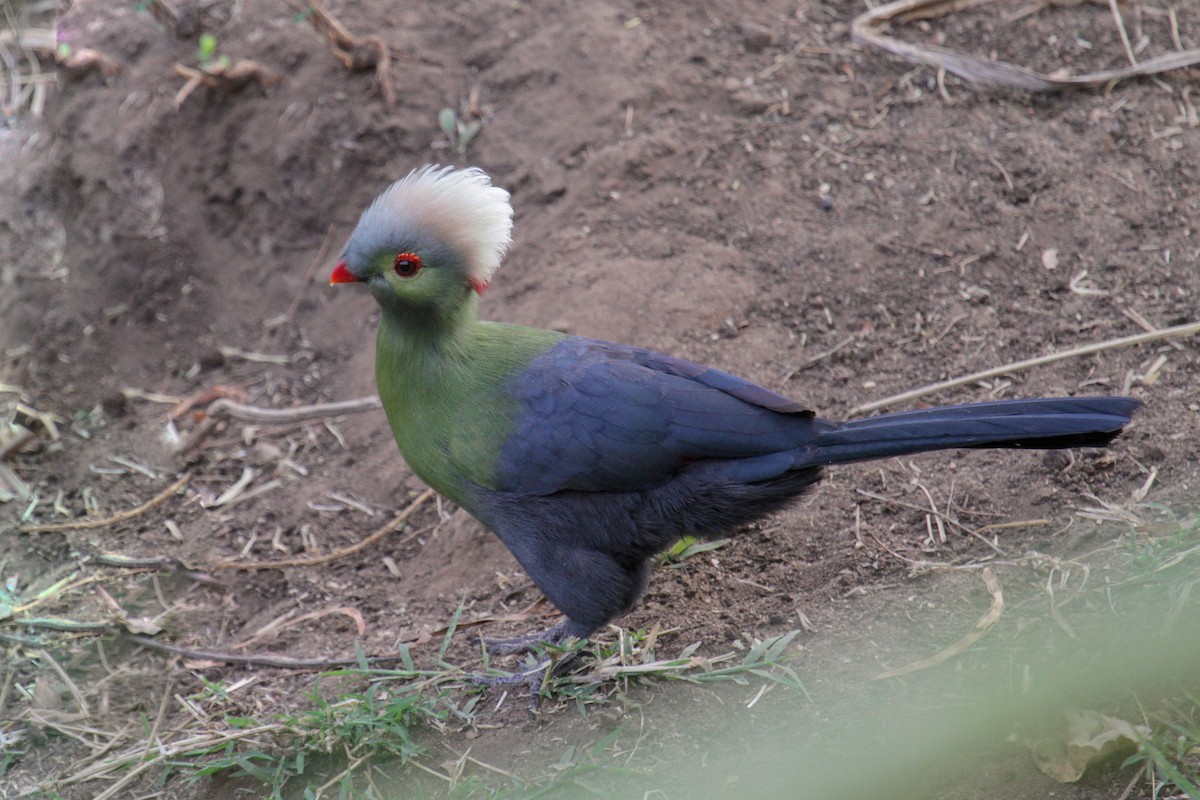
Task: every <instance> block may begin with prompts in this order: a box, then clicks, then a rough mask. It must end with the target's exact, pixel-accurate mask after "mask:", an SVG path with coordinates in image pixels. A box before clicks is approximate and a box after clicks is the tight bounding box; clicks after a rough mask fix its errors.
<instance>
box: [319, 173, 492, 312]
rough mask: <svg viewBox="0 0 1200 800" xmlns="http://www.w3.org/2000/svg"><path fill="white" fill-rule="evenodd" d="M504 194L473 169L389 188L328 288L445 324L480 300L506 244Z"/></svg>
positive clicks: (361, 223)
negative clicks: (363, 292) (343, 287)
mask: <svg viewBox="0 0 1200 800" xmlns="http://www.w3.org/2000/svg"><path fill="white" fill-rule="evenodd" d="M512 213H513V212H512V206H511V205H510V204H509V201H508V192H506V191H504V190H503V189H501V188H499V187H496V186H492V183H491V180H490V179H489V178H488V176H487V175H486V174H484V173H483V172H482V171H481V170H479V169H476V168H474V167H472V168H469V169H462V170H456V169H454V168H453V167H437V166H429V167H424V168H423V169H418V170H414V171H413V172H411V173H409V175H408V177H406V178H403V179H401V180H399V181H396V182H395V183H393V184H392V185H391V186H389V187H388V188H387V189H386V190H385V191H384V192H383V194H381V195H379V197H377V198H376V199H375V202H374V203H372V204H371V205H370V206H369V207H368V208H367V210H366V211H364V212H363V213H362V216H361V217H360V218H359V220H358V225H356V226H355V228H354V232H353V233H352V234H351V235H350V240H349V241H348V242H347V243H346V247H345V248H344V249H343V250H342V257H341V259H340V260H339V262H338V265H337V267H336V268H335V269H334V271H333V274H332V275H331V276H330V277H329V282H330V283H365V284H366V285H367V288H368V289H369V290H370V291H371V294H372V295H373V296H374V297H375V299H376V300H377V301H378V302H379V305H380V306H382V307H383V308H384V309H385V310H387V311H392V312H395V313H396V314H398V315H400V316H401V317H404V318H406V319H409V320H412V321H418V320H420V321H422V322H426V323H437V322H438V321H446V320H452V319H455V318H457V317H458V316H459V312H461V311H462V309H463V308H464V307H466V306H467V305H469V304H470V303H471V298H472V296H473V295H474V294H482V293H483V291H484V289H486V288H487V286H488V283H489V282H490V281H491V279H492V275H493V274H494V273H495V271H496V269H497V268H498V267H499V266H500V261H501V259H503V258H504V252H505V251H506V250H507V249H508V245H509V243H510V242H511V241H512V240H511V237H510V234H511V231H512Z"/></svg>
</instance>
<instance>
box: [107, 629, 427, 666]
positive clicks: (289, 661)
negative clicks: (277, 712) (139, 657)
mask: <svg viewBox="0 0 1200 800" xmlns="http://www.w3.org/2000/svg"><path fill="white" fill-rule="evenodd" d="M125 638H126V639H127V640H128V641H130V642H133V643H134V644H137V645H141V646H142V647H148V648H150V649H151V650H161V651H163V652H164V653H171V654H173V655H177V656H183V657H184V658H194V659H197V660H201V661H221V662H224V663H226V664H250V665H253V666H258V667H275V668H277V669H330V668H332V667H353V666H356V665H357V664H358V663H359V662H358V659H357V658H287V657H286V656H242V655H237V654H235V653H222V652H218V651H216V650H194V649H192V648H190V647H180V646H178V645H174V644H167V643H166V642H160V641H157V640H155V639H151V638H150V637H149V636H141V635H140V634H135V633H131V634H126V636H125ZM366 660H367V662H368V663H380V662H385V663H386V662H389V661H403V660H404V655H403V654H401V653H397V654H395V655H385V656H366Z"/></svg>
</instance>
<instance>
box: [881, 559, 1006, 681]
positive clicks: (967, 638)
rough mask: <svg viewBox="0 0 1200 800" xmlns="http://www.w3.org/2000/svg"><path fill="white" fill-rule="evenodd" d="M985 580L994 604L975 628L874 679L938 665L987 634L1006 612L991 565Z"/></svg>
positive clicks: (891, 676) (986, 572) (905, 673)
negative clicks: (925, 655)
mask: <svg viewBox="0 0 1200 800" xmlns="http://www.w3.org/2000/svg"><path fill="white" fill-rule="evenodd" d="M983 582H984V584H985V585H986V586H987V590H988V593H989V594H991V596H992V605H991V607H990V608H989V609H988V610H987V613H986V614H984V615H983V616H982V617H980V619H979V621H978V622H976V623H975V630H973V631H971V632H969V633H967V634H966V635H964V636H962V637H961V638H959V640H958V641H956V642H954V644H952V645H950V646H949V647H947V648H945V649H944V650H939V651H938V652H936V653H934V654H933V655H931V656H929V657H927V658H922V659H920V660H918V661H914V662H912V663H911V664H905V665H904V666H903V667H896V669H889V670H887V671H886V672H881V673H879V674H878V675H875V676H873V678H872V679H873V680H877V681H882V680H886V679H887V678H896V677H899V676H901V675H908V674H909V673H910V672H918V671H920V670H923V669H929V668H930V667H936V666H937V665H938V664H941V663H942V662H944V661H948V660H949V659H951V658H953V657H954V656H956V655H958V654H960V653H963V652H965V651H966V650H967V649H968V648H970V647H971V645H973V644H975V643H976V642H978V641H979V640H980V639H982V638H983V637H984V636H986V635H987V632H988V631H990V630H991V629H992V626H993V625H995V624H996V623H997V622H998V621H999V620H1000V615H1001V614H1002V613H1003V612H1004V592H1003V591H1002V590H1001V589H1000V580H999V579H998V578H997V577H996V573H995V572H993V571H992V568H991V567H984V568H983Z"/></svg>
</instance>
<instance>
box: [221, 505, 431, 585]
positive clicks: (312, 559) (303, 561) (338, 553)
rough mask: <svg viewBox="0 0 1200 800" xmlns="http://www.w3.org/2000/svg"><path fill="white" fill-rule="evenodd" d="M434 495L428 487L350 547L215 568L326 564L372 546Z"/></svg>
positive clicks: (233, 563) (235, 562)
mask: <svg viewBox="0 0 1200 800" xmlns="http://www.w3.org/2000/svg"><path fill="white" fill-rule="evenodd" d="M433 496H434V491H433V489H426V490H425V491H424V492H422V493H421V494H420V496H418V497H417V499H416V500H413V501H412V502H411V503H409V504H408V507H407V508H405V509H404V510H403V511H401V512H400V513H399V514H397V515H396V516H395V517H394V518H393V519H392V520H391V522H389V523H388V524H386V525H384V526H383V527H382V528H380V529H379V530H377V531H375V532H374V533H372V534H371V535H370V536H368V537H367V538H365V539H363V540H362V541H361V542H356V543H355V544H352V545H350V546H348V547H343V548H340V549H338V550H334V551H333V552H330V553H326V554H324V555H320V556H300V557H298V558H284V559H280V560H279V561H257V562H248V561H218V562H217V563H216V564H214V565H213V569H256V570H257V569H284V568H285V567H311V566H315V565H317V564H325V563H327V562H329V561H336V560H337V559H339V558H344V557H346V556H348V555H352V554H354V553H357V552H358V551H360V550H364V549H366V548H367V547H370V546H371V545H372V544H374V543H375V542H377V541H379V540H380V539H382V538H383V537H385V536H387V535H388V534H389V533H391V532H392V531H394V530H396V529H398V528H399V527H400V526H401V525H403V524H404V523H405V522H406V521H407V520H408V518H409V517H411V516H412V515H413V514H414V513H415V512H416V511H417V509H418V508H420V507H421V506H422V505H423V504H424V503H425V502H426V501H428V500H430V499H431V498H432V497H433ZM417 533H418V531H413V532H411V533H409V535H408V536H406V537H404V539H402V540H400V542H399V544H400V545H403V544H407V543H408V541H409V540H410V539H412V538H414V537H416V536H417Z"/></svg>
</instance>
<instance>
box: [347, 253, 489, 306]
mask: <svg viewBox="0 0 1200 800" xmlns="http://www.w3.org/2000/svg"><path fill="white" fill-rule="evenodd" d="M361 274H364V275H366V276H368V277H367V278H366V282H367V287H368V288H369V289H370V290H371V294H372V295H373V296H374V297H375V299H376V300H377V301H378V302H379V304H380V305H381V306H383V307H384V308H387V309H389V310H392V311H395V312H397V313H398V314H401V315H406V316H417V317H424V318H426V319H427V320H428V321H430V322H433V321H436V320H439V319H446V318H448V317H450V316H453V315H454V312H455V311H457V310H458V309H460V308H462V305H463V303H464V301H465V300H466V299H467V296H468V295H469V294H470V292H471V287H470V284H469V283H468V282H467V280H466V278H465V276H464V275H463V273H462V271H461V270H460V269H459V268H458V265H457V263H455V261H454V260H453V259H447V258H446V257H445V254H441V253H428V254H427V255H426V256H423V255H422V254H421V253H419V252H416V251H406V252H400V253H396V252H392V251H384V252H380V253H378V254H377V255H376V256H375V257H374V258H373V259H372V260H371V262H370V266H369V267H368V268H367V269H365V270H361Z"/></svg>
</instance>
